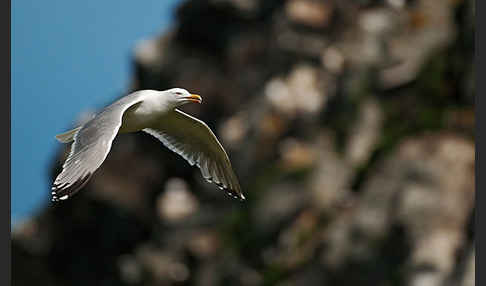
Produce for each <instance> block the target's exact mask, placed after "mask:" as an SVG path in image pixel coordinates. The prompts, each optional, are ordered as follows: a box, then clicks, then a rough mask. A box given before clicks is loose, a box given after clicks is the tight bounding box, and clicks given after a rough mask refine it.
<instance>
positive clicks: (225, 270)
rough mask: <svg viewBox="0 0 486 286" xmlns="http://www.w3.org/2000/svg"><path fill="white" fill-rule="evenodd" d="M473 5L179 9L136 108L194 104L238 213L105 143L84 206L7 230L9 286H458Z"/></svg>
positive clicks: (136, 81) (150, 57)
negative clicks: (190, 94)
mask: <svg viewBox="0 0 486 286" xmlns="http://www.w3.org/2000/svg"><path fill="white" fill-rule="evenodd" d="M473 6H474V2H473V1H467V0H465V1H440V0H417V1H405V0H393V1H392V0H389V1H371V0H369V1H366V0H362V1H352V0H346V1H334V0H321V1H318V0H288V1H273V0H272V1H263V0H251V1H240V0H219V1H208V0H203V1H185V2H183V3H182V4H181V5H180V7H179V8H178V10H177V16H176V22H175V23H174V24H173V26H172V29H171V30H169V31H168V32H167V33H165V34H163V35H161V36H160V37H157V38H153V39H149V40H146V41H144V42H141V43H140V44H139V45H138V46H137V48H136V49H135V52H134V56H133V65H134V66H135V74H134V77H133V82H132V86H131V89H132V90H136V89H149V88H150V89H167V88H170V87H184V88H186V89H188V90H190V91H195V92H197V93H199V94H201V95H202V96H203V98H204V104H202V105H197V106H196V105H186V106H184V108H183V109H184V110H185V111H187V112H189V113H191V114H194V115H195V116H197V117H199V118H201V119H202V120H204V121H205V122H207V124H208V125H209V126H210V127H211V128H212V129H213V130H214V132H215V133H216V134H217V135H218V137H219V138H220V139H221V142H222V144H223V145H224V146H225V147H226V150H227V152H228V154H229V156H230V158H231V161H232V164H233V166H234V169H235V170H236V173H237V174H238V177H239V178H240V181H241V185H242V188H243V190H244V193H245V196H246V197H247V201H245V202H244V203H241V202H239V201H236V200H231V199H230V198H229V197H228V196H226V195H224V194H223V193H222V192H220V191H219V190H218V189H217V188H216V187H215V186H213V185H210V184H207V183H206V182H205V181H204V180H203V179H202V177H201V175H200V173H199V171H198V170H197V169H195V168H193V167H191V166H189V165H188V164H186V163H185V162H184V161H183V160H182V159H181V158H180V157H179V156H178V155H176V154H173V153H171V152H170V151H169V150H168V149H166V148H164V147H163V146H161V144H160V143H159V142H158V141H156V140H154V139H153V138H151V137H150V136H149V135H147V134H138V133H137V134H125V135H122V136H119V137H117V138H116V140H115V142H114V144H113V147H112V151H111V152H110V154H109V156H108V157H107V159H106V161H105V162H104V164H103V165H102V167H101V168H100V169H99V170H98V171H97V172H96V173H95V175H94V176H93V178H92V179H91V181H90V183H89V184H88V185H87V186H86V187H85V189H84V190H83V191H81V192H80V193H79V194H77V195H76V196H75V197H73V198H72V199H70V200H67V201H65V202H63V203H62V204H55V205H49V206H48V207H46V209H44V210H42V211H41V212H40V213H39V214H38V215H37V216H36V217H34V218H33V219H32V220H30V221H28V222H26V223H24V224H22V225H19V226H18V227H17V228H16V229H14V231H13V234H12V264H13V265H12V269H13V272H12V277H13V281H14V282H15V285H24V284H25V285H27V284H32V283H40V284H42V285H44V284H46V285H89V284H91V285H101V284H102V285H223V284H230V285H327V284H329V285H413V286H422V285H424V286H428V285H430V286H435V285H472V284H473V283H474V271H475V270H474V268H475V267H474V257H475V250H474V249H475V248H474V227H473V221H474V219H473V218H474V188H475V186H474V181H475V178H474V166H475V148H474V105H473V104H474V81H475V79H474V67H473V63H472V60H473V58H474V49H473V47H474V42H473V41H474V25H473V24H472V23H474V21H472V20H471V19H474V15H475V12H474V9H473ZM67 152H68V149H67V148H66V149H63V150H60V152H59V156H58V157H57V158H54V159H53V167H52V173H51V175H52V177H54V175H55V174H56V173H57V172H58V171H59V168H60V166H61V162H62V160H63V159H64V158H65V156H66V155H67ZM48 196H49V194H47V193H46V200H47V199H48Z"/></svg>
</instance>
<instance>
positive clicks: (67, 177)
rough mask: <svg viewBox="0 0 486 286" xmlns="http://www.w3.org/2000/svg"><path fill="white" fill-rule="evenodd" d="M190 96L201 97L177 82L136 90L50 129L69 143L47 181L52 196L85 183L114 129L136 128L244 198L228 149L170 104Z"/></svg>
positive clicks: (186, 100) (104, 152)
mask: <svg viewBox="0 0 486 286" xmlns="http://www.w3.org/2000/svg"><path fill="white" fill-rule="evenodd" d="M191 102H196V103H201V102H202V98H201V96H199V95H197V94H191V93H189V92H188V91H187V90H185V89H182V88H172V89H168V90H165V91H157V90H139V91H135V92H133V93H130V94H128V95H127V96H125V97H122V98H121V99H119V100H117V101H115V102H113V103H112V104H111V105H109V106H107V107H105V108H104V109H103V110H102V111H101V112H100V113H98V114H97V115H96V116H94V117H93V118H92V119H91V120H89V121H88V122H86V123H85V124H83V125H81V126H79V127H77V128H74V129H72V130H69V131H67V132H65V133H62V134H58V135H56V139H57V140H59V141H60V142H62V143H70V142H72V141H74V143H73V144H72V145H71V152H70V153H69V156H68V157H67V159H66V161H65V162H64V164H63V166H62V172H61V173H60V174H59V175H58V176H57V177H56V180H55V181H54V183H53V186H52V189H51V190H52V192H51V195H52V201H54V202H57V201H61V200H66V199H68V198H70V197H71V196H72V195H74V194H75V193H77V192H78V191H79V190H80V189H81V188H82V187H84V185H86V183H87V182H88V181H89V179H90V178H91V176H92V174H93V173H94V172H95V171H96V170H97V169H98V168H99V167H100V166H101V164H102V163H103V161H104V160H105V159H106V156H107V155H108V153H109V152H110V149H111V144H112V142H113V139H114V138H115V137H116V135H117V134H119V133H129V132H137V131H140V130H141V131H143V132H146V133H148V134H150V135H152V136H153V137H155V138H157V139H158V140H160V141H161V142H162V143H163V144H164V145H165V146H166V147H167V148H169V149H170V150H171V151H173V152H175V153H177V154H179V155H180V156H182V157H183V158H184V159H185V160H186V161H187V162H189V164H190V165H191V166H193V165H196V166H197V167H199V169H200V170H201V173H202V176H203V177H204V179H206V180H207V181H208V182H210V183H211V182H212V183H215V184H216V185H218V187H219V188H220V189H222V190H224V191H225V192H226V193H227V194H228V195H230V196H232V197H234V198H236V199H239V200H242V201H243V200H245V196H244V195H243V193H242V192H241V188H240V184H239V183H238V179H237V177H236V175H235V173H234V171H233V169H232V167H231V163H230V160H229V158H228V155H227V154H226V151H225V150H224V148H223V146H222V145H221V143H219V141H218V139H217V138H216V136H215V135H214V133H213V132H212V131H211V129H210V128H209V127H208V126H207V124H206V123H204V122H203V121H201V120H199V119H197V118H195V117H192V116H190V115H188V114H186V113H184V112H182V111H180V110H178V109H177V108H176V107H178V106H181V105H184V104H186V103H191Z"/></svg>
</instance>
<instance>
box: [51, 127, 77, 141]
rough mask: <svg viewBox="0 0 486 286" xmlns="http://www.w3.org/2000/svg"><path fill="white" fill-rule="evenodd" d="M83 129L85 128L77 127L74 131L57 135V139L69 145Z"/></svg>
mask: <svg viewBox="0 0 486 286" xmlns="http://www.w3.org/2000/svg"><path fill="white" fill-rule="evenodd" d="M81 127H83V126H79V127H76V128H74V129H71V130H69V131H66V132H64V133H61V134H57V135H56V139H57V140H59V142H62V143H69V142H71V141H73V140H74V135H76V133H78V131H79V130H80V129H81Z"/></svg>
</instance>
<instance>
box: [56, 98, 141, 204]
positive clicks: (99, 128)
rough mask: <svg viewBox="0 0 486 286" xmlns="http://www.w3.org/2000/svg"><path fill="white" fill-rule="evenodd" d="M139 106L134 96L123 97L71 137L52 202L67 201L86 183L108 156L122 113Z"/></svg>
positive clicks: (138, 101) (138, 100)
mask: <svg viewBox="0 0 486 286" xmlns="http://www.w3.org/2000/svg"><path fill="white" fill-rule="evenodd" d="M140 102H141V99H140V98H139V97H138V96H137V94H131V95H127V96H125V97H123V98H122V99H120V100H118V101H116V102H114V103H113V104H111V105H110V106H108V107H106V108H105V109H104V110H103V111H101V112H100V113H99V114H98V115H96V116H95V117H94V118H93V119H91V120H90V121H88V122H87V123H86V124H84V125H83V126H82V127H81V128H80V129H79V130H78V131H77V133H76V134H74V143H73V144H72V146H71V152H70V153H69V156H68V157H67V159H66V161H65V162H64V164H63V166H62V172H61V173H60V174H59V175H58V176H57V178H56V180H55V181H54V184H53V186H52V189H51V194H52V201H59V200H65V199H67V198H69V197H71V196H72V195H73V194H75V193H76V192H77V191H79V190H80V189H81V188H82V187H83V186H84V185H85V184H86V183H87V182H88V180H89V179H90V177H91V175H92V174H93V172H94V171H96V169H98V167H99V166H100V165H101V163H103V161H104V160H105V158H106V156H107V155H108V153H109V152H110V149H111V143H112V142H113V139H114V138H115V136H116V134H117V133H118V130H119V129H120V126H121V123H122V117H123V114H124V112H125V111H126V110H127V109H128V108H130V107H132V106H134V105H136V104H137V103H140Z"/></svg>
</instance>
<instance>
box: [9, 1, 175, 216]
mask: <svg viewBox="0 0 486 286" xmlns="http://www.w3.org/2000/svg"><path fill="white" fill-rule="evenodd" d="M178 2H179V1H178V0H169V1H160V0H145V1H106V0H105V1H99V0H83V1H65V0H46V1H34V0H30V1H29V0H15V1H12V11H11V19H12V25H11V51H12V54H11V60H12V66H11V71H12V79H11V85H12V93H11V99H12V100H11V114H12V123H11V146H12V150H11V152H12V153H11V154H12V169H11V170H12V172H11V186H12V188H11V221H12V222H13V223H15V222H16V221H19V220H22V219H25V218H28V217H29V216H31V215H32V214H34V213H35V212H36V211H37V210H38V209H39V208H41V207H43V206H45V205H46V204H48V203H49V200H50V197H49V194H50V184H51V182H50V178H49V172H50V168H51V166H52V162H53V160H54V158H55V157H54V156H55V155H56V153H57V152H58V151H59V150H60V148H61V145H60V143H58V142H57V141H56V140H55V138H54V136H55V135H56V134H58V133H61V132H64V131H66V129H68V128H70V127H71V126H72V124H73V123H74V122H75V121H76V120H77V118H78V117H79V116H80V114H81V113H82V112H83V111H86V110H95V109H99V108H101V107H103V105H104V104H106V103H107V102H109V101H110V100H112V99H114V98H115V97H117V96H119V95H120V94H121V93H122V92H125V91H126V89H127V87H128V85H129V83H130V78H131V75H132V71H131V66H130V60H131V56H132V52H133V48H134V46H135V45H136V44H137V43H138V41H140V40H142V39H145V38H149V37H153V36H155V35H157V34H158V33H160V32H162V31H164V30H166V29H167V28H168V26H169V25H170V23H171V21H172V19H173V8H174V7H175V6H176V4H177V3H178Z"/></svg>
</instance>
